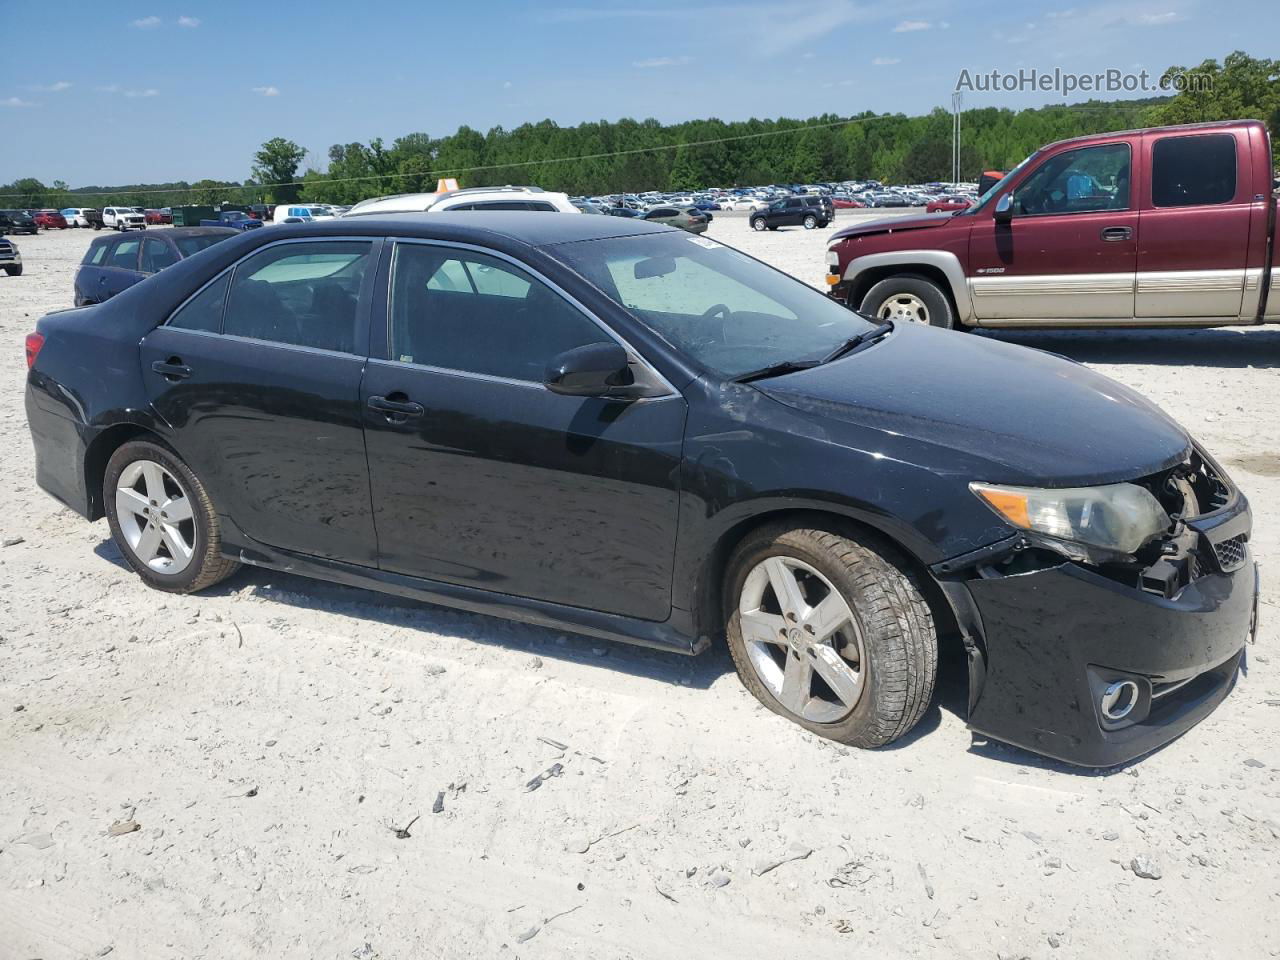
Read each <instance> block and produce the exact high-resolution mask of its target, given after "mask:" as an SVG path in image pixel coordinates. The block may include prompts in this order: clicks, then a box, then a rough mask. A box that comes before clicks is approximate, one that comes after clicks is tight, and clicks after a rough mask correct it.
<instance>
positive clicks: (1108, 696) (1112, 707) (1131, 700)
mask: <svg viewBox="0 0 1280 960" xmlns="http://www.w3.org/2000/svg"><path fill="white" fill-rule="evenodd" d="M1137 705H1138V685H1137V684H1136V683H1134V682H1133V681H1132V680H1117V681H1116V682H1115V683H1110V684H1108V685H1107V688H1106V689H1105V690H1103V691H1102V697H1101V698H1100V699H1099V701H1098V706H1099V708H1100V709H1101V710H1102V715H1103V716H1104V717H1106V718H1107V719H1108V720H1109V721H1111V722H1112V723H1116V722H1118V721H1120V720H1123V719H1124V718H1125V717H1127V716H1129V714H1131V713H1132V712H1133V708H1134V707H1136V706H1137Z"/></svg>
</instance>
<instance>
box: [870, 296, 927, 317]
mask: <svg viewBox="0 0 1280 960" xmlns="http://www.w3.org/2000/svg"><path fill="white" fill-rule="evenodd" d="M876 317H877V318H878V319H880V320H901V321H903V322H904V323H923V324H928V323H929V322H930V320H929V308H928V307H926V306H925V305H924V301H923V300H921V299H920V298H919V297H917V296H915V294H911V293H897V294H894V295H893V296H892V297H889V298H888V299H887V300H885V301H884V303H882V304H880V309H879V310H877V311H876Z"/></svg>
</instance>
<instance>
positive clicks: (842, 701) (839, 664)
mask: <svg viewBox="0 0 1280 960" xmlns="http://www.w3.org/2000/svg"><path fill="white" fill-rule="evenodd" d="M738 621H739V623H740V625H741V631H742V639H743V642H744V644H745V646H746V650H747V656H748V658H749V659H750V661H751V666H752V668H753V669H754V670H755V673H756V676H757V677H759V679H760V682H761V683H763V684H764V685H765V687H767V688H768V690H769V692H770V693H772V694H773V696H774V697H775V698H777V700H778V702H779V703H781V704H782V705H783V706H784V707H786V708H787V709H788V710H789V711H791V712H792V713H793V714H795V715H796V716H799V717H803V718H804V719H805V720H809V721H811V722H813V723H835V722H837V721H839V720H841V719H843V718H844V717H846V716H848V714H849V713H850V712H852V710H853V708H854V707H855V706H857V704H858V700H859V699H860V698H861V697H862V690H863V686H864V680H865V677H866V670H865V668H864V664H865V663H866V651H865V648H864V645H863V640H862V630H861V628H860V627H859V625H858V621H857V618H856V617H854V615H853V611H852V609H850V607H849V604H848V601H846V600H845V599H844V597H842V596H841V595H840V592H839V591H838V590H836V588H835V587H834V586H832V584H831V581H830V580H828V579H827V578H826V577H824V576H823V575H822V574H821V573H819V572H818V571H817V570H815V569H814V568H813V567H811V566H810V565H809V564H807V563H805V562H804V561H803V560H797V559H795V558H794V557H784V556H774V557H768V558H766V559H765V560H762V561H761V562H760V563H758V564H756V566H755V567H753V568H752V570H751V572H750V573H749V574H747V579H746V581H745V582H744V583H743V585H742V594H741V596H740V597H739V599H738Z"/></svg>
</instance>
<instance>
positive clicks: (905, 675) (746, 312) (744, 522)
mask: <svg viewBox="0 0 1280 960" xmlns="http://www.w3.org/2000/svg"><path fill="white" fill-rule="evenodd" d="M148 236H150V234H148ZM27 356H28V362H29V366H30V372H29V375H28V381H27V392H26V410H27V418H28V422H29V424H30V427H31V433H32V437H33V439H34V442H35V451H36V479H37V482H38V483H39V484H40V486H41V487H43V488H44V489H45V490H47V491H48V492H49V493H51V494H52V495H53V496H55V497H56V498H58V499H59V500H61V501H62V502H63V503H65V504H67V505H68V506H69V507H71V508H72V509H73V510H75V511H77V512H78V513H80V514H82V515H83V516H84V517H86V518H88V519H90V520H96V519H98V518H100V517H103V516H104V515H105V516H106V517H107V519H108V521H109V523H110V527H111V533H112V536H113V537H114V539H115V541H116V543H117V544H118V545H119V548H120V550H121V552H122V553H123V554H124V556H125V558H126V559H127V560H128V562H129V564H130V565H131V566H132V567H133V568H134V570H136V571H137V573H138V575H139V576H140V577H141V578H142V580H143V581H144V582H146V583H147V584H149V585H151V586H152V587H155V588H157V589H159V590H167V591H171V592H180V593H186V592H191V591H196V590H201V589H204V588H206V587H209V586H211V585H213V584H215V583H217V582H219V581H220V580H223V579H224V578H226V577H228V576H230V575H232V574H233V573H234V572H235V570H236V568H237V567H238V566H239V565H240V564H241V563H250V564H254V565H258V566H266V567H272V568H276V569H284V570H289V571H292V572H295V573H301V574H305V575H309V576H313V577H317V578H320V579H325V580H331V581H338V582H341V583H347V584H358V585H362V586H366V587H371V588H373V589H377V590H384V591H387V592H390V593H395V594H399V595H402V596H408V597H417V598H421V599H423V600H429V601H432V602H436V603H441V604H446V605H451V606H456V607H461V608H464V609H467V610H473V611H480V612H484V613H490V614H495V615H499V616H504V617H509V618H514V619H518V620H525V621H530V622H533V623H539V624H547V625H554V626H555V627H557V628H559V629H567V630H572V631H577V632H580V633H584V634H588V635H591V636H595V637H605V638H614V639H619V640H627V641H631V642H634V643H640V644H646V645H649V646H651V647H657V648H660V649H663V650H669V651H675V652H679V653H685V654H693V653H698V652H700V651H701V650H703V649H705V648H706V647H708V646H709V645H711V644H713V643H720V642H725V641H727V644H728V648H729V650H730V651H731V653H732V656H733V660H734V662H735V664H736V665H737V669H738V672H739V674H740V676H741V678H742V681H743V683H744V684H745V685H746V686H747V688H748V689H749V690H750V691H751V692H752V693H753V694H754V695H755V696H756V697H758V698H759V699H760V700H761V701H762V702H763V703H764V704H765V705H767V706H768V707H769V708H770V709H772V710H774V711H776V712H777V713H779V714H781V715H783V716H785V717H787V718H789V719H791V720H793V721H795V722H796V723H799V724H801V725H803V726H804V727H806V728H807V729H809V730H812V731H814V732H816V733H818V734H821V735H822V736H826V737H830V738H833V739H836V740H839V741H842V742H845V743H850V744H855V745H858V746H864V747H874V746H879V745H882V744H886V743H888V742H890V741H892V740H894V739H896V738H898V737H901V736H902V735H903V734H905V733H906V732H907V731H908V730H910V729H911V728H912V726H913V725H914V724H915V723H916V722H917V721H918V720H919V719H920V717H921V716H922V715H923V714H924V712H925V710H926V708H927V707H928V705H929V702H930V699H931V696H932V693H933V688H934V681H935V675H936V672H937V663H938V650H939V644H940V642H941V643H944V644H946V643H951V642H954V643H955V644H956V649H957V651H958V650H960V649H961V648H962V649H963V650H964V652H965V653H966V655H967V663H968V682H969V698H968V704H969V708H968V718H969V723H970V725H971V727H972V728H973V729H974V730H976V731H978V732H979V733H981V734H983V735H986V736H990V737H995V738H998V739H1001V740H1006V741H1010V742H1012V743H1016V744H1020V745H1023V746H1025V747H1028V748H1030V749H1032V750H1035V751H1039V752H1042V753H1046V754H1050V755H1053V756H1056V757H1060V758H1062V759H1065V760H1068V761H1072V762H1076V763H1083V764H1089V765H1104V764H1113V763H1117V762H1121V761H1126V760H1128V759H1130V758H1133V757H1135V756H1138V755H1140V754H1142V753H1144V752H1146V751H1148V750H1151V749H1153V748H1154V747H1157V746H1159V745H1160V744H1162V743H1164V742H1165V741H1167V740H1169V739H1170V738H1172V737H1174V736H1176V735H1177V734H1179V733H1181V732H1182V731H1184V730H1186V729H1187V728H1189V727H1190V726H1192V725H1193V724H1194V723H1196V722H1197V721H1198V720H1199V719H1201V718H1202V717H1204V716H1205V715H1206V714H1208V713H1209V712H1210V711H1211V710H1212V709H1213V708H1214V706H1215V705H1216V704H1217V703H1218V702H1219V701H1221V700H1222V699H1223V698H1224V697H1225V696H1226V695H1227V693H1228V691H1229V690H1230V688H1231V686H1232V684H1233V683H1234V681H1235V678H1236V674H1237V669H1238V668H1239V667H1240V665H1241V663H1242V661H1243V658H1244V649H1245V642H1246V638H1247V636H1248V635H1249V633H1250V631H1251V629H1252V625H1253V622H1254V621H1253V618H1254V613H1255V603H1256V596H1257V581H1256V572H1255V569H1254V565H1253V564H1252V563H1251V562H1250V557H1249V546H1248V540H1249V534H1250V513H1249V508H1248V505H1247V503H1246V500H1245V498H1244V496H1243V494H1241V493H1240V492H1239V491H1238V490H1237V489H1236V488H1235V487H1234V485H1233V484H1232V482H1231V480H1230V479H1229V478H1228V477H1227V475H1226V474H1225V473H1224V472H1223V470H1222V469H1221V467H1219V466H1218V465H1217V464H1216V463H1215V462H1214V461H1213V459H1212V458H1211V457H1210V456H1209V454H1208V453H1206V452H1205V451H1204V450H1202V449H1201V448H1200V447H1199V446H1197V445H1196V444H1195V443H1194V442H1193V441H1192V439H1191V438H1190V437H1189V436H1188V435H1187V433H1186V432H1185V431H1184V430H1183V429H1182V428H1180V427H1179V426H1178V425H1177V424H1176V423H1174V422H1173V421H1172V420H1170V419H1169V418H1168V417H1167V416H1165V415H1164V414H1163V413H1161V412H1160V410H1158V409H1157V408H1155V407H1154V406H1153V405H1151V404H1150V403H1148V402H1147V401H1146V400H1144V399H1143V398H1142V397H1140V396H1138V395H1137V394H1136V393H1134V392H1132V391H1131V390H1128V389H1126V388H1125V387H1122V386H1121V385H1119V384H1117V383H1115V382H1113V381H1111V380H1108V379H1106V378H1105V377H1102V376H1099V375H1098V374H1095V373H1092V372H1090V371H1089V370H1087V369H1086V368H1084V367H1083V366H1080V365H1077V364H1075V363H1072V362H1070V361H1068V360H1065V359H1061V358H1059V357H1055V356H1052V355H1049V354H1045V353H1040V352H1037V351H1032V350H1027V349H1025V348H1022V347H1018V346H1013V345H1009V344H1004V343H1000V342H996V341H992V340H987V339H982V338H978V337H973V336H968V335H964V334H961V333H956V332H952V331H944V330H935V329H931V328H922V327H918V326H915V325H900V326H896V327H895V326H893V325H891V324H884V325H880V326H877V325H876V324H875V323H873V322H870V321H868V320H867V319H865V318H863V317H861V316H859V315H858V314H856V313H853V312H852V311H850V310H848V309H846V308H844V307H842V306H840V305H838V304H835V303H833V302H832V301H830V300H828V299H827V298H825V297H824V296H822V295H821V294H820V293H818V292H817V291H815V290H813V289H811V288H810V287H808V286H806V285H805V284H803V283H800V282H798V281H796V280H794V279H792V278H791V277H789V276H787V275H785V274H782V273H779V272H777V271H775V270H773V269H771V268H769V267H767V266H765V265H763V264H761V263H760V262H758V261H756V260H753V259H752V258H750V257H747V256H745V255H743V254H741V253H738V252H737V251H735V250H732V249H730V248H728V247H725V246H723V245H721V244H719V243H716V242H714V241H712V240H709V239H707V238H705V237H691V236H689V235H688V234H686V233H684V232H682V231H678V230H672V229H670V228H665V227H661V226H657V225H654V224H650V223H644V222H635V221H624V220H619V219H614V218H611V217H565V216H559V215H550V214H548V215H543V214H537V213H533V214H530V213H520V214H503V213H491V214H475V213H467V214H457V215H454V214H448V213H445V214H429V215H422V214H404V215H397V216H388V217H362V218H359V219H358V220H335V221H328V222H316V223H311V224H305V225H300V226H297V227H289V228H282V229H280V230H257V231H252V232H250V233H247V234H244V235H242V236H238V237H235V238H233V239H230V240H227V241H225V242H222V243H219V244H217V245H215V246H213V247H211V248H210V249H208V250H206V251H204V252H203V253H200V254H198V255H196V256H194V257H191V258H189V259H187V260H184V261H182V262H180V263H178V264H176V265H174V266H172V267H170V268H169V269H167V270H165V271H163V272H162V273H160V274H157V275H156V276H155V277H152V278H151V279H149V280H148V281H147V282H146V283H143V284H139V285H137V286H135V287H132V288H130V289H128V290H126V291H125V292H123V293H122V294H120V295H119V296H117V297H115V298H113V299H112V300H110V301H108V302H107V303H105V304H101V305H98V306H93V307H89V308H86V309H82V310H73V311H64V312H60V313H56V314H52V315H50V316H47V317H45V318H44V319H42V320H41V321H40V322H39V325H38V328H37V331H36V332H35V333H33V334H31V335H30V336H29V337H28V339H27ZM90 356H91V357H92V358H93V362H92V363H87V362H86V359H85V358H86V357H90Z"/></svg>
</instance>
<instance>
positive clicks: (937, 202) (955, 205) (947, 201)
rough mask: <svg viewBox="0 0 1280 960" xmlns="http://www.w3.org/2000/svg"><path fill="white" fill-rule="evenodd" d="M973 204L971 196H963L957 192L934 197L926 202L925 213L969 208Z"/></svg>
mask: <svg viewBox="0 0 1280 960" xmlns="http://www.w3.org/2000/svg"><path fill="white" fill-rule="evenodd" d="M971 206H973V201H972V200H971V199H970V198H969V197H962V196H959V195H956V194H949V195H944V196H941V197H934V198H933V199H932V200H930V201H929V202H928V203H927V204H925V208H924V212H925V213H941V212H943V211H950V210H968V209H969V207H971Z"/></svg>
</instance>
